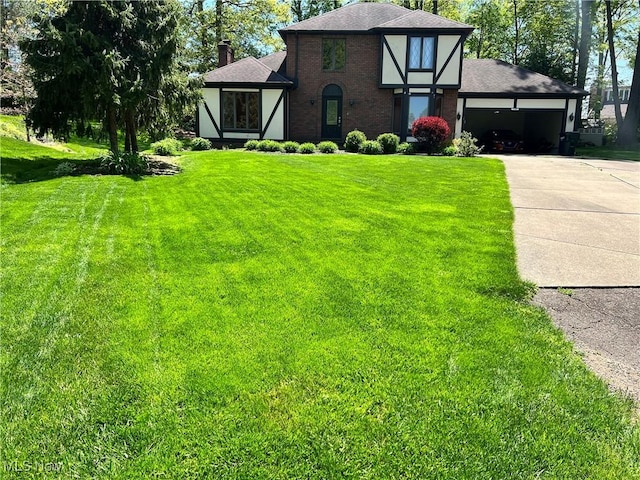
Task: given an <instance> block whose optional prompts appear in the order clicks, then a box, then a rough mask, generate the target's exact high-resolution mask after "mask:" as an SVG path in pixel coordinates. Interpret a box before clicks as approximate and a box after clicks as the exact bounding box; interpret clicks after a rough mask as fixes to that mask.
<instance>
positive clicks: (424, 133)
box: [411, 117, 451, 153]
mask: <svg viewBox="0 0 640 480" xmlns="http://www.w3.org/2000/svg"><path fill="white" fill-rule="evenodd" d="M411 134H412V135H413V136H414V137H415V138H416V139H417V140H418V141H419V142H420V146H421V147H423V148H424V149H425V150H426V151H427V153H433V152H437V151H438V149H439V148H440V147H441V145H442V144H443V143H444V142H445V141H446V140H447V139H448V138H449V135H450V134H451V130H450V129H449V125H448V124H447V122H446V121H445V120H444V119H442V118H440V117H420V118H418V119H416V121H415V122H413V125H411Z"/></svg>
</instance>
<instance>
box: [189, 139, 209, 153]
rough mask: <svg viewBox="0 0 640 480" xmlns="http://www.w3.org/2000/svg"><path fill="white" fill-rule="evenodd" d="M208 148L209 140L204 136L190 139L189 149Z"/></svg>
mask: <svg viewBox="0 0 640 480" xmlns="http://www.w3.org/2000/svg"><path fill="white" fill-rule="evenodd" d="M210 149H211V142H210V141H209V140H207V139H206V138H202V137H196V138H194V139H193V140H191V150H196V151H200V150H210Z"/></svg>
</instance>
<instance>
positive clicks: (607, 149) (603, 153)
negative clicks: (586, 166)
mask: <svg viewBox="0 0 640 480" xmlns="http://www.w3.org/2000/svg"><path fill="white" fill-rule="evenodd" d="M576 155H577V156H579V157H587V158H604V159H606V160H632V161H634V162H640V144H636V145H629V146H624V147H619V146H616V145H605V146H602V147H578V148H577V149H576Z"/></svg>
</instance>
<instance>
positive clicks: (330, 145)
mask: <svg viewBox="0 0 640 480" xmlns="http://www.w3.org/2000/svg"><path fill="white" fill-rule="evenodd" d="M318 151H320V152H321V153H336V152H337V151H338V145H336V144H335V143H334V142H329V141H325V142H320V143H319V144H318Z"/></svg>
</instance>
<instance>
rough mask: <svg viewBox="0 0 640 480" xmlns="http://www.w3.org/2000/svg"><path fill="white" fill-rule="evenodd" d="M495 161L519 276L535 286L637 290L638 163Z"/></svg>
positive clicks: (639, 274)
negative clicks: (507, 199) (502, 176)
mask: <svg viewBox="0 0 640 480" xmlns="http://www.w3.org/2000/svg"><path fill="white" fill-rule="evenodd" d="M498 158H500V159H501V160H502V161H503V162H504V165H505V168H506V172H507V179H508V181H509V187H510V190H511V202H512V204H513V207H514V210H515V225H514V232H515V242H516V250H517V253H518V270H519V272H520V276H521V277H522V278H524V279H525V280H529V281H532V282H533V283H535V284H536V285H538V286H540V287H623V286H624V287H628V286H640V162H631V161H628V162H625V161H617V160H592V159H579V158H571V157H558V156H525V155H513V156H507V155H504V156H498Z"/></svg>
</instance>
